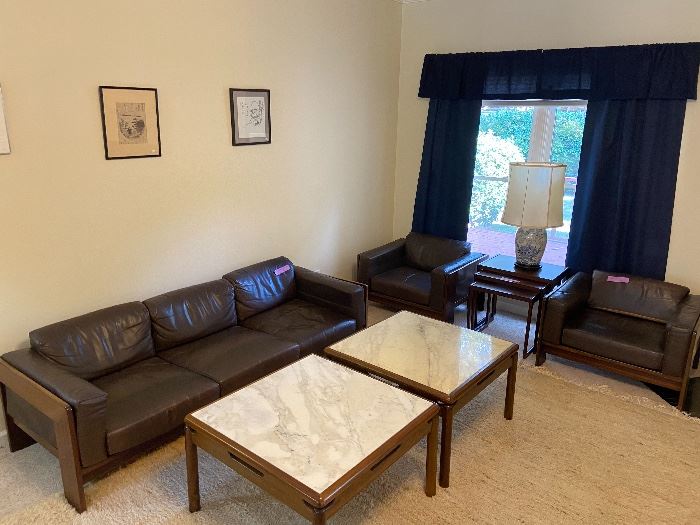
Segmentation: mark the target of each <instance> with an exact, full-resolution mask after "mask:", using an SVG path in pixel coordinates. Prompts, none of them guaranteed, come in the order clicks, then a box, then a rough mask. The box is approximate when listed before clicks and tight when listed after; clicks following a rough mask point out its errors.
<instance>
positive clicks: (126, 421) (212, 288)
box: [0, 257, 367, 512]
mask: <svg viewBox="0 0 700 525" xmlns="http://www.w3.org/2000/svg"><path fill="white" fill-rule="evenodd" d="M366 307H367V295H366V288H365V287H364V286H362V285H360V284H358V283H352V282H348V281H343V280H340V279H336V278H333V277H329V276H326V275H321V274H319V273H315V272H312V271H309V270H306V269H304V268H301V267H295V266H294V265H293V264H292V262H291V261H289V260H288V259H286V258H284V257H279V258H277V259H272V260H269V261H264V262H261V263H258V264H255V265H252V266H248V267H246V268H243V269H240V270H236V271H234V272H231V273H229V274H227V275H225V276H224V278H223V279H220V280H216V281H211V282H208V283H204V284H198V285H195V286H190V287H188V288H183V289H180V290H175V291H172V292H168V293H165V294H162V295H159V296H157V297H153V298H151V299H148V300H146V301H144V302H143V303H140V302H131V303H126V304H121V305H117V306H112V307H109V308H105V309H103V310H98V311H96V312H92V313H89V314H85V315H82V316H80V317H76V318H73V319H69V320H66V321H61V322H59V323H55V324H52V325H49V326H46V327H44V328H39V329H37V330H34V331H32V332H31V333H30V334H29V339H30V343H31V348H29V349H25V350H17V351H14V352H9V353H7V354H4V355H2V356H1V359H0V391H1V393H2V403H3V409H4V413H5V421H6V425H7V430H8V438H9V442H10V448H11V450H12V451H16V450H19V449H22V448H25V447H26V446H29V445H30V444H32V443H34V442H39V443H40V444H42V445H43V446H45V447H46V448H47V449H48V450H50V451H51V452H53V453H54V454H55V455H57V456H58V458H59V463H60V467H61V475H62V479H63V485H64V491H65V494H66V498H67V499H68V501H69V502H70V503H71V504H72V505H73V506H74V507H75V508H76V509H77V510H78V511H79V512H82V511H83V510H85V508H86V505H85V496H84V493H83V483H84V482H86V481H88V480H90V479H94V478H96V477H98V476H100V475H103V474H104V473H106V472H108V471H110V470H113V469H114V468H116V467H118V466H119V465H122V464H124V463H126V462H128V461H130V460H132V459H134V458H135V457H136V456H138V455H140V454H142V453H143V452H145V451H147V450H149V449H152V448H154V447H156V446H158V445H160V444H162V443H164V442H165V441H167V440H169V439H172V438H174V437H176V436H177V435H179V434H180V433H181V431H182V428H183V419H184V417H185V415H186V414H188V413H189V412H192V411H193V410H196V409H198V408H200V407H202V406H204V405H205V404H207V403H210V402H212V401H214V400H216V399H218V398H219V397H221V396H224V395H226V394H228V393H230V392H233V391H234V390H236V389H238V388H241V387H242V386H244V385H246V384H248V383H251V382H252V381H255V380H256V379H259V378H260V377H262V376H264V375H266V374H268V373H270V372H273V371H275V370H277V369H279V368H281V367H283V366H285V365H287V364H289V363H291V362H293V361H295V360H296V359H298V358H299V357H300V356H305V355H307V354H309V353H311V352H320V351H322V350H323V348H325V347H326V346H327V345H329V344H332V343H333V342H336V341H338V340H340V339H342V338H344V337H346V336H348V335H350V334H352V333H353V332H355V331H356V330H359V329H362V328H364V327H365V326H366V322H367V317H366V316H367V310H366Z"/></svg>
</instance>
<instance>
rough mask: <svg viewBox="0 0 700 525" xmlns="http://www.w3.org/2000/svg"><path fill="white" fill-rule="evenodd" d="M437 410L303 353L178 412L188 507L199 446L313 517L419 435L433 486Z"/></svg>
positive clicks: (318, 518) (195, 497)
mask: <svg viewBox="0 0 700 525" xmlns="http://www.w3.org/2000/svg"><path fill="white" fill-rule="evenodd" d="M438 415H439V409H438V407H437V406H436V405H435V404H434V403H431V402H430V401H426V400H425V399H422V398H420V397H418V396H415V395H413V394H410V393H408V392H405V391H403V390H400V389H398V388H395V387H393V386H390V385H387V384H385V383H383V382H381V381H378V380H376V379H373V378H371V377H368V376H366V375H364V374H361V373H359V372H356V371H355V370H352V369H350V368H347V367H345V366H342V365H339V364H337V363H334V362H332V361H329V360H327V359H324V358H322V357H319V356H316V355H311V356H309V357H306V358H304V359H302V360H300V361H297V362H296V363H293V364H291V365H289V366H287V367H285V368H282V369H281V370H278V371H277V372H275V373H273V374H270V375H268V376H266V377H264V378H262V379H260V380H259V381H257V382H255V383H252V384H251V385H248V386H246V387H244V388H242V389H240V390H238V391H236V392H234V393H232V394H230V395H228V396H226V397H224V398H222V399H220V400H218V401H216V402H214V403H212V404H210V405H208V406H206V407H204V408H202V409H200V410H197V411H196V412H193V413H192V414H189V415H188V416H187V417H186V418H185V448H186V454H187V486H188V495H189V507H190V511H191V512H196V511H198V510H199V509H200V496H199V471H198V461H197V447H200V448H201V449H203V450H206V451H207V452H208V453H209V454H211V455H212V456H214V457H215V458H217V459H218V460H219V461H221V462H223V463H225V464H226V465H228V466H229V467H231V468H232V469H234V470H235V471H237V472H238V473H239V474H241V475H242V476H244V477H245V478H247V479H249V480H250V481H252V482H253V483H255V484H256V485H258V486H260V487H261V488H263V489H265V490H266V491H267V492H268V493H270V494H271V495H272V496H274V497H276V498H277V499H279V500H280V501H282V502H283V503H285V504H287V505H288V506H289V507H291V508H292V509H294V510H295V511H297V512H298V513H299V514H301V515H302V516H304V517H306V518H308V519H310V520H312V521H313V523H315V524H316V523H318V524H321V523H325V522H326V519H327V518H328V517H330V516H331V515H333V514H334V513H335V512H337V511H338V509H339V508H340V507H341V506H342V505H343V504H344V503H346V502H347V501H348V500H349V499H350V498H352V496H354V495H355V494H356V493H357V492H359V491H360V490H362V489H363V488H364V487H366V486H367V485H368V484H369V483H370V482H371V481H372V480H374V479H375V478H376V477H377V476H379V475H380V474H381V473H382V472H384V471H385V470H386V469H387V468H388V467H389V466H391V465H392V464H393V463H394V462H395V461H396V460H397V459H399V458H400V457H401V456H402V455H403V454H404V453H405V452H406V451H408V450H409V449H410V448H411V447H413V445H415V444H416V443H417V442H418V441H420V440H421V439H422V438H423V437H424V436H426V435H427V436H428V445H427V457H426V478H425V493H426V494H427V495H428V496H433V495H435V477H436V471H437V423H438Z"/></svg>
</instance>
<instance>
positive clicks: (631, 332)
mask: <svg viewBox="0 0 700 525" xmlns="http://www.w3.org/2000/svg"><path fill="white" fill-rule="evenodd" d="M665 337H666V327H665V326H664V325H663V324H660V323H656V322H654V321H647V320H645V319H639V318H635V317H628V316H625V315H619V314H614V313H610V312H604V311H600V310H594V309H591V308H586V309H584V310H583V311H582V312H581V314H580V315H578V316H576V317H575V318H573V319H571V320H569V321H568V322H567V323H566V324H565V326H564V330H563V331H562V337H561V340H562V344H564V345H566V346H571V347H573V348H577V349H579V350H583V351H584V352H588V353H590V354H595V355H598V356H601V357H607V358H609V359H614V360H616V361H621V362H623V363H629V364H631V365H636V366H640V367H643V368H648V369H650V370H661V364H662V362H663V357H664V342H665Z"/></svg>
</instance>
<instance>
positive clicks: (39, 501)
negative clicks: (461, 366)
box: [0, 366, 700, 525]
mask: <svg viewBox="0 0 700 525" xmlns="http://www.w3.org/2000/svg"><path fill="white" fill-rule="evenodd" d="M545 370H546V369H545ZM504 391H505V383H504V379H503V378H501V379H500V380H499V381H496V382H494V383H493V384H492V385H491V386H490V387H489V388H487V389H486V390H484V392H482V394H481V395H480V396H479V397H477V399H475V400H474V401H473V402H472V403H471V404H469V405H468V406H467V407H466V408H465V409H463V410H462V411H461V412H460V413H459V414H458V415H457V417H456V419H455V434H454V440H453V454H452V477H451V486H450V488H448V489H441V488H438V493H437V495H436V496H435V497H433V498H428V497H426V496H425V495H424V493H423V476H424V464H425V463H424V461H425V455H424V454H425V445H424V444H423V443H421V444H419V445H417V446H416V447H415V448H414V450H412V451H411V452H409V453H408V455H406V456H405V457H404V458H402V459H400V460H399V461H398V462H397V463H396V464H394V465H393V466H392V467H391V468H390V469H388V470H387V471H386V472H385V473H384V474H383V475H382V476H381V477H380V478H379V479H377V480H376V481H375V482H374V483H373V484H372V485H370V486H369V487H368V488H367V489H366V490H365V491H364V492H362V493H361V494H359V495H358V496H357V497H356V498H355V499H354V500H352V501H351V502H350V503H348V504H347V505H346V506H345V507H343V509H342V510H341V511H340V512H339V513H338V514H336V516H334V517H333V518H332V519H331V523H337V524H375V523H376V524H380V523H382V524H384V523H386V524H389V523H391V524H395V523H445V524H447V523H454V524H463V523H606V524H610V523H674V524H679V523H698V522H700V498H699V497H698V495H699V494H700V454H699V453H698V444H700V423H698V420H696V419H691V418H687V417H684V416H682V415H680V413H678V412H674V411H670V410H662V409H659V408H657V407H649V406H645V405H643V404H639V403H634V402H629V401H626V400H624V399H621V398H619V397H617V396H614V395H608V394H606V393H601V392H598V391H595V390H592V389H590V388H583V387H581V386H577V385H575V384H572V383H571V382H567V381H564V380H562V379H560V378H557V377H553V376H552V375H551V372H550V373H546V372H545V373H542V372H540V371H539V369H534V368H533V367H530V366H525V367H522V368H521V369H520V370H519V371H518V380H517V388H516V399H515V417H514V419H513V420H512V421H506V420H505V419H503V399H504ZM201 456H202V457H201V460H200V473H201V474H200V476H201V491H202V511H200V512H198V513H196V514H190V513H189V512H188V510H187V491H186V483H185V465H184V455H183V442H182V440H178V441H175V442H173V443H172V444H170V445H167V446H165V447H163V448H161V449H160V450H158V451H156V452H154V453H152V454H150V455H148V456H146V457H145V458H143V459H141V460H139V461H137V462H136V463H134V464H132V465H129V466H128V467H125V468H123V469H121V470H119V471H117V472H115V473H114V474H112V475H110V476H108V477H106V478H104V479H102V480H99V481H96V482H94V483H91V484H89V485H88V486H87V487H86V495H87V500H88V505H89V508H88V511H87V512H85V513H84V514H82V515H78V514H76V513H75V512H74V511H73V509H72V508H71V507H70V506H69V505H68V504H67V503H66V502H65V500H64V499H63V497H62V494H61V492H60V480H59V474H58V468H57V464H56V461H55V459H53V458H52V457H51V456H50V455H49V454H48V453H46V452H45V451H44V450H43V449H41V448H40V447H38V446H32V447H30V448H29V449H26V450H24V451H21V452H19V453H16V454H8V453H7V452H6V451H0V494H2V498H1V499H0V522H1V523H12V524H15V523H16V524H25V523H59V524H60V523H90V524H92V523H95V524H97V523H99V524H103V523H107V524H109V523H114V524H124V523H149V524H150V523H221V524H223V523H227V524H246V525H251V524H285V523H293V524H297V523H299V524H300V523H305V521H304V520H303V519H302V518H301V517H300V516H298V515H297V514H295V513H294V512H293V511H291V510H289V509H288V508H287V507H285V506H284V505H283V504H281V503H278V502H277V501H276V500H275V499H273V498H272V497H270V496H268V495H267V494H266V493H265V492H263V491H261V490H259V489H258V488H257V487H255V486H254V485H252V484H251V483H249V482H248V481H246V480H245V479H243V478H241V477H240V476H238V475H237V474H236V473H235V472H233V471H231V470H229V469H228V468H227V467H225V466H223V465H221V464H219V463H218V462H217V461H215V460H213V459H212V458H211V457H209V456H206V455H204V454H201Z"/></svg>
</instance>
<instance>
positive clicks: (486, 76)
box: [418, 42, 700, 100]
mask: <svg viewBox="0 0 700 525" xmlns="http://www.w3.org/2000/svg"><path fill="white" fill-rule="evenodd" d="M699 64H700V43H698V42H692V43H686V44H645V45H637V46H615V47H585V48H578V49H547V50H543V49H537V50H527V51H504V52H489V53H455V54H444V55H431V54H429V55H425V60H424V61H423V72H422V75H421V81H420V89H419V91H418V96H419V97H423V98H431V99H447V100H458V99H467V100H493V99H504V100H525V99H549V100H565V99H585V100H615V99H620V100H631V99H666V100H684V99H696V98H697V85H698V66H699Z"/></svg>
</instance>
